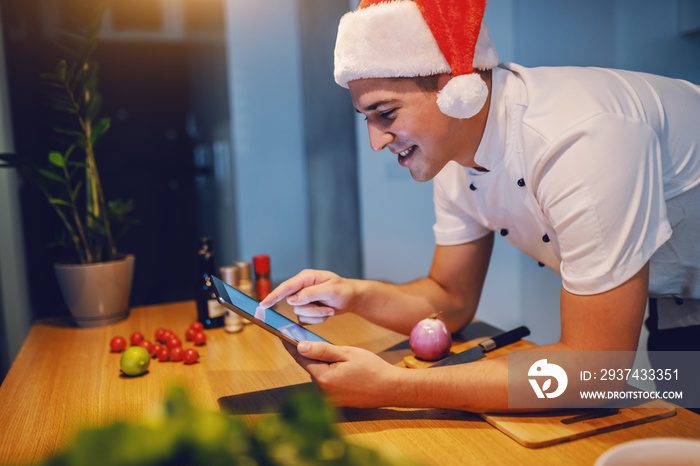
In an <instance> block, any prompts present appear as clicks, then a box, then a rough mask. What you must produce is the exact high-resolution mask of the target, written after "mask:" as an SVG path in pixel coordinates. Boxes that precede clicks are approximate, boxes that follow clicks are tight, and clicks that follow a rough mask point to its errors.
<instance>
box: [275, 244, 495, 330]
mask: <svg viewBox="0 0 700 466" xmlns="http://www.w3.org/2000/svg"><path fill="white" fill-rule="evenodd" d="M492 249H493V234H489V235H486V236H484V237H483V238H480V239H478V240H476V241H473V242H470V243H466V244H460V245H455V246H437V247H436V248H435V253H434V255H433V263H432V266H431V268H430V273H429V274H428V276H427V277H424V278H420V279H418V280H415V281H413V282H410V283H406V284H401V285H395V284H390V283H384V282H379V281H373V280H352V279H345V278H342V277H339V276H337V275H335V274H333V273H330V272H325V271H317V270H305V271H303V272H301V273H299V274H298V275H296V276H295V277H292V278H291V279H289V280H287V281H285V282H284V283H282V284H280V285H279V286H278V287H277V288H276V289H275V290H274V291H273V292H272V293H271V294H270V295H269V296H268V297H267V298H265V300H263V301H262V302H261V305H262V306H263V307H269V306H272V305H273V304H274V303H276V302H277V301H279V300H281V299H283V298H285V297H286V298H287V301H288V302H289V304H291V305H292V306H294V310H295V312H296V313H297V314H298V315H300V316H302V317H300V320H302V321H305V320H306V321H307V322H308V323H315V322H318V321H323V320H325V318H326V317H327V316H329V315H333V314H340V313H344V312H354V313H356V314H358V315H360V316H362V317H364V318H366V319H367V320H369V321H371V322H373V323H376V324H378V325H381V326H383V327H386V328H389V329H391V330H394V331H396V332H400V333H404V334H408V333H410V331H411V329H412V328H413V326H414V325H415V324H416V323H417V322H418V321H419V320H421V319H424V318H426V317H428V316H430V315H431V314H435V313H439V315H440V319H441V320H442V321H443V322H445V324H446V325H447V327H448V329H449V330H450V331H453V332H454V331H457V330H459V329H461V328H463V327H464V326H465V325H467V324H469V322H471V320H472V318H473V317H474V314H475V312H476V307H477V305H478V303H479V297H480V296H481V289H482V287H483V284H484V280H485V278H486V271H487V269H488V264H489V259H490V257H491V250H492ZM309 319H310V320H309Z"/></svg>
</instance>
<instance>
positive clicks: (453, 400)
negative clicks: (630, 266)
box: [287, 264, 649, 412]
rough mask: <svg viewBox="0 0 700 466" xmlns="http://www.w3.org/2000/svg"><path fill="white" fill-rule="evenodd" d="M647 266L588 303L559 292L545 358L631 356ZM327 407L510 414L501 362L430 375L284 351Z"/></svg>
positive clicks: (311, 348) (367, 357)
mask: <svg viewBox="0 0 700 466" xmlns="http://www.w3.org/2000/svg"><path fill="white" fill-rule="evenodd" d="M648 281H649V265H648V264H647V265H645V266H644V267H643V268H642V270H640V271H639V272H638V273H637V274H636V275H634V276H633V277H632V278H631V279H630V280H628V281H627V282H625V283H624V284H622V285H620V286H618V287H617V288H614V289H612V290H610V291H607V292H605V293H600V294H597V295H592V296H579V295H573V294H571V293H569V292H567V291H565V290H562V297H561V320H562V332H561V339H560V340H559V341H558V342H557V343H554V344H551V345H547V346H541V347H536V348H534V349H536V350H543V351H544V350H547V351H636V349H637V342H638V338H639V331H640V328H641V325H642V320H643V318H644V310H645V307H646V297H647V288H648ZM287 349H288V350H289V351H290V353H292V355H293V356H294V357H295V359H296V360H297V362H298V363H299V364H300V365H301V366H302V367H304V368H305V369H306V370H307V371H308V372H309V374H310V375H311V377H312V378H313V379H314V380H315V381H316V383H317V384H318V385H319V386H320V387H321V388H322V389H323V390H325V391H326V393H327V394H328V395H329V397H330V398H331V400H332V401H333V402H334V403H336V404H337V405H340V406H353V407H380V406H400V407H414V408H426V407H431V408H449V409H462V410H466V411H474V412H498V411H507V410H508V366H507V359H506V358H495V359H489V360H483V361H477V362H473V363H470V364H463V365H459V366H448V367H440V368H434V369H404V368H399V367H396V366H392V365H390V364H388V363H386V362H385V361H383V360H382V359H380V358H379V357H378V356H376V355H374V354H372V353H370V352H368V351H365V350H362V349H359V348H352V347H336V346H332V345H327V344H324V343H301V344H300V345H299V346H298V347H297V348H296V349H294V348H293V347H290V346H288V347H287Z"/></svg>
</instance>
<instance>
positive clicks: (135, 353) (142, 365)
mask: <svg viewBox="0 0 700 466" xmlns="http://www.w3.org/2000/svg"><path fill="white" fill-rule="evenodd" d="M150 362H151V355H150V353H149V352H148V351H146V348H142V347H140V346H131V347H129V348H128V349H127V350H126V351H124V354H122V359H121V361H120V362H119V365H120V366H121V368H122V372H124V373H125V374H126V375H141V374H143V373H144V372H146V369H148V363H150Z"/></svg>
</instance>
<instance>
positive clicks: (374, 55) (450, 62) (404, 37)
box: [335, 0, 498, 118]
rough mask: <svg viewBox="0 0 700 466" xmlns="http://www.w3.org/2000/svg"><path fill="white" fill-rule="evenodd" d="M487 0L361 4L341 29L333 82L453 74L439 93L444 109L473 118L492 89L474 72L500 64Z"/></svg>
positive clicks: (364, 1) (364, 0) (368, 0)
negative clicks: (487, 15)
mask: <svg viewBox="0 0 700 466" xmlns="http://www.w3.org/2000/svg"><path fill="white" fill-rule="evenodd" d="M485 9H486V0H362V2H361V3H360V6H359V7H358V8H357V10H355V11H352V12H349V13H346V14H345V15H344V16H343V17H342V18H341V20H340V24H339V25H338V37H337V39H336V44H335V80H336V82H337V83H338V84H340V85H341V86H343V87H346V88H347V87H348V82H350V81H352V80H355V79H361V78H394V77H414V76H430V75H434V74H440V73H451V74H452V76H453V77H452V79H450V81H449V82H448V83H447V84H446V85H445V86H444V87H443V88H442V90H441V91H440V92H439V93H438V98H437V104H438V106H439V107H440V110H441V111H442V112H443V113H444V114H446V115H449V116H451V117H454V118H470V117H472V116H474V115H476V114H477V113H478V112H479V110H481V108H482V107H483V106H484V103H485V102H486V98H487V97H488V88H487V87H486V84H485V83H484V81H483V80H482V79H481V77H480V76H479V75H478V74H475V73H474V70H475V69H479V70H488V69H491V68H493V67H494V66H497V65H498V54H497V53H496V50H495V49H494V47H493V43H492V42H491V37H490V36H489V32H488V28H487V27H486V24H484V23H483V17H484V10H485Z"/></svg>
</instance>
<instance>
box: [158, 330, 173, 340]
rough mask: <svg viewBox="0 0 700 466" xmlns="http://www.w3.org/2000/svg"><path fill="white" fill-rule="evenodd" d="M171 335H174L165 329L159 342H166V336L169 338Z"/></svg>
mask: <svg viewBox="0 0 700 466" xmlns="http://www.w3.org/2000/svg"><path fill="white" fill-rule="evenodd" d="M173 335H175V334H174V333H173V332H171V331H170V330H168V329H165V331H164V332H163V339H162V340H161V343H167V342H168V338H170V337H171V336H173Z"/></svg>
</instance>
